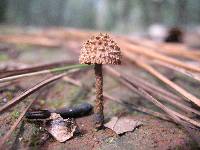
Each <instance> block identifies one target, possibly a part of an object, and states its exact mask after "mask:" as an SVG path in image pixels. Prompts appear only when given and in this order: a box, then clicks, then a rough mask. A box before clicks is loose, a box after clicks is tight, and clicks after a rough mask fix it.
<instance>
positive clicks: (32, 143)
mask: <svg viewBox="0 0 200 150" xmlns="http://www.w3.org/2000/svg"><path fill="white" fill-rule="evenodd" d="M3 47H8V48H7V49H6V50H0V70H3V69H4V70H12V69H20V68H25V67H30V66H37V65H40V64H45V63H53V62H56V61H61V60H75V63H78V56H77V55H75V54H73V53H72V52H71V51H69V48H68V47H63V48H43V47H34V46H28V45H9V44H5V43H0V48H1V49H3ZM121 67H123V71H124V72H127V73H129V74H132V73H134V74H138V75H140V76H142V77H144V78H145V79H148V80H149V79H150V80H151V81H153V82H154V83H155V84H157V85H161V83H160V82H158V81H156V80H155V79H154V78H153V77H152V76H150V75H148V74H147V73H144V72H141V71H140V70H139V69H138V68H137V67H135V66H132V65H130V64H129V65H128V64H126V66H125V64H123V65H122V66H121ZM130 68H132V69H130ZM165 73H166V75H167V74H168V75H170V77H171V78H172V77H173V78H174V81H175V82H177V83H179V84H181V85H183V86H184V87H185V88H187V89H190V90H193V92H194V93H195V94H197V95H200V93H199V92H198V91H199V88H197V84H196V83H195V82H193V83H191V82H190V83H189V84H188V85H189V86H187V87H186V86H185V84H184V83H183V82H182V81H181V80H179V79H178V78H176V76H177V74H175V73H171V72H170V73H169V72H165ZM50 76H52V75H51V74H50V75H40V76H35V77H27V78H23V79H20V80H17V81H15V82H13V83H12V84H9V83H5V84H4V83H0V106H3V105H5V104H6V103H7V102H9V100H11V99H12V98H13V97H14V96H17V95H19V94H20V93H22V92H23V91H25V90H27V89H29V88H30V87H32V86H33V85H35V84H36V83H38V82H40V81H42V80H44V79H47V78H49V77H50ZM178 76H179V77H180V75H178ZM71 77H73V78H74V79H77V80H80V81H81V82H82V83H83V84H84V85H86V86H87V87H88V89H92V88H93V87H94V82H95V78H94V72H93V70H87V71H80V72H78V73H76V74H73V75H71ZM181 78H183V77H181ZM161 86H163V85H161ZM165 88H166V87H165ZM104 91H106V92H107V93H109V94H111V95H114V96H115V97H117V98H119V99H123V100H125V101H127V102H129V103H133V104H137V105H141V106H145V107H147V108H151V109H154V110H157V111H160V110H159V109H158V108H157V107H155V106H154V105H153V104H151V103H150V102H148V101H145V100H144V99H143V98H141V97H139V96H138V95H136V94H135V93H133V92H131V91H129V90H128V89H127V88H126V87H124V86H122V85H121V84H120V83H118V82H117V80H115V79H113V78H112V77H110V76H109V75H107V74H105V75H104ZM94 95H95V93H94V92H92V91H91V90H85V89H82V88H79V87H77V86H75V85H72V84H70V83H67V82H66V81H65V80H64V79H60V80H59V81H56V82H53V83H51V84H49V85H47V86H45V87H43V88H41V89H40V90H38V91H37V92H35V93H34V94H32V95H31V96H29V97H28V98H26V99H24V100H23V101H22V102H20V103H19V104H17V105H16V106H15V107H13V108H11V109H9V111H7V112H5V113H3V114H1V116H0V136H3V135H4V134H5V133H6V132H7V131H8V130H9V128H10V127H11V125H12V124H13V123H14V122H15V121H16V119H17V118H18V117H19V115H20V113H21V112H22V111H23V110H24V108H25V107H26V106H27V104H28V102H30V101H31V100H32V99H37V100H36V102H35V103H34V104H33V105H32V107H31V110H38V109H56V108H61V107H65V106H67V107H68V106H73V105H75V104H79V103H81V102H86V101H87V102H89V103H91V104H93V101H94V98H95V97H94ZM104 105H105V111H104V112H105V120H106V121H107V120H109V118H111V117H113V116H117V115H120V114H125V115H126V116H128V117H130V118H132V119H134V120H136V121H141V122H142V124H143V125H142V126H139V127H137V128H136V129H135V130H134V131H132V132H127V133H125V134H123V135H120V136H119V135H117V134H116V133H114V132H113V131H112V130H110V129H107V128H106V129H104V130H100V131H95V130H94V124H93V121H92V115H89V116H86V117H82V118H78V119H76V122H77V125H78V127H79V133H77V134H75V135H74V137H73V138H72V139H70V140H68V141H66V142H65V143H59V142H58V141H56V140H55V139H54V138H53V137H51V136H50V135H49V134H48V133H47V131H46V130H45V129H44V128H43V124H39V123H36V122H32V121H29V120H27V119H24V120H23V122H22V123H21V124H20V125H19V126H18V128H17V130H16V131H15V132H14V133H13V134H12V136H11V137H10V139H9V141H8V142H7V143H6V146H5V149H55V150H56V149H57V150H60V149H68V150H70V149H72V150H76V149H77V150H78V149H81V150H88V149H103V150H112V149H113V150H114V149H115V150H118V149H119V150H123V149H124V150H129V149H137V150H139V149H141V150H151V149H162V150H168V149H175V150H177V149H185V150H190V149H191V150H193V149H197V147H196V144H195V142H194V141H193V140H192V139H191V138H190V136H189V134H188V133H187V132H186V131H185V130H183V129H182V128H181V127H180V126H178V125H176V124H174V123H172V122H169V121H164V120H162V119H158V118H156V117H154V116H151V115H148V114H144V113H141V112H138V111H134V110H132V109H130V108H129V107H127V106H124V105H120V104H118V103H116V102H113V101H110V100H105V104H104ZM199 135H200V134H199Z"/></svg>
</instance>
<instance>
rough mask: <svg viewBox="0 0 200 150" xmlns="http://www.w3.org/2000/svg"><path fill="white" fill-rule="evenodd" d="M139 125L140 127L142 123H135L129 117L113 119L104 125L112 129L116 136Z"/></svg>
mask: <svg viewBox="0 0 200 150" xmlns="http://www.w3.org/2000/svg"><path fill="white" fill-rule="evenodd" d="M140 125H142V122H140V121H135V120H133V119H132V118H129V117H120V118H118V117H113V118H111V120H110V121H109V122H108V123H106V124H104V126H105V127H107V128H110V129H112V130H113V131H115V132H116V133H117V134H123V133H125V132H129V131H133V130H134V129H135V128H136V127H138V126H140Z"/></svg>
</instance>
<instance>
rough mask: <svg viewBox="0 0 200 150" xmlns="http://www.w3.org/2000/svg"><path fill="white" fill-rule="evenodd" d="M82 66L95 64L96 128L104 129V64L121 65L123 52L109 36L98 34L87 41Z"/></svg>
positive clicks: (81, 52) (81, 57)
mask: <svg viewBox="0 0 200 150" xmlns="http://www.w3.org/2000/svg"><path fill="white" fill-rule="evenodd" d="M79 62H80V63H81V64H95V66H94V70H95V77H96V100H95V107H94V114H95V115H94V116H95V127H96V129H100V128H102V127H103V122H104V115H103V75H102V64H114V65H120V64H121V51H120V48H119V47H118V46H117V43H116V42H114V41H113V40H112V39H111V38H110V37H109V35H108V34H102V33H100V34H98V35H97V36H93V37H91V39H89V40H88V41H86V42H85V43H84V44H83V46H82V49H81V51H80V57H79Z"/></svg>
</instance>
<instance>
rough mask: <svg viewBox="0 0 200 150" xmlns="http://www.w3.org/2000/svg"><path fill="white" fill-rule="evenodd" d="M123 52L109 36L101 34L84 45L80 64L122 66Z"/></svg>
mask: <svg viewBox="0 0 200 150" xmlns="http://www.w3.org/2000/svg"><path fill="white" fill-rule="evenodd" d="M121 57H122V56H121V51H120V48H119V47H118V46H117V43H116V42H114V41H113V40H112V39H111V38H110V37H109V35H108V34H102V33H100V34H99V35H97V36H96V37H95V36H93V37H92V38H91V39H89V40H88V41H86V42H85V43H84V44H83V47H82V49H81V52H80V57H79V62H80V63H81V64H114V65H119V64H121Z"/></svg>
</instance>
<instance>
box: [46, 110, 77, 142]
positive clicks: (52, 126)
mask: <svg viewBox="0 0 200 150" xmlns="http://www.w3.org/2000/svg"><path fill="white" fill-rule="evenodd" d="M46 129H47V131H48V132H49V133H50V134H51V135H52V136H53V137H54V138H55V139H56V140H57V141H59V142H65V141H67V140H68V139H70V138H72V137H73V135H74V133H75V132H76V131H77V129H78V127H77V124H76V122H75V120H74V119H73V118H67V119H63V118H62V117H61V116H60V115H59V114H57V113H52V114H51V116H50V120H48V121H47V124H46Z"/></svg>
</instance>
